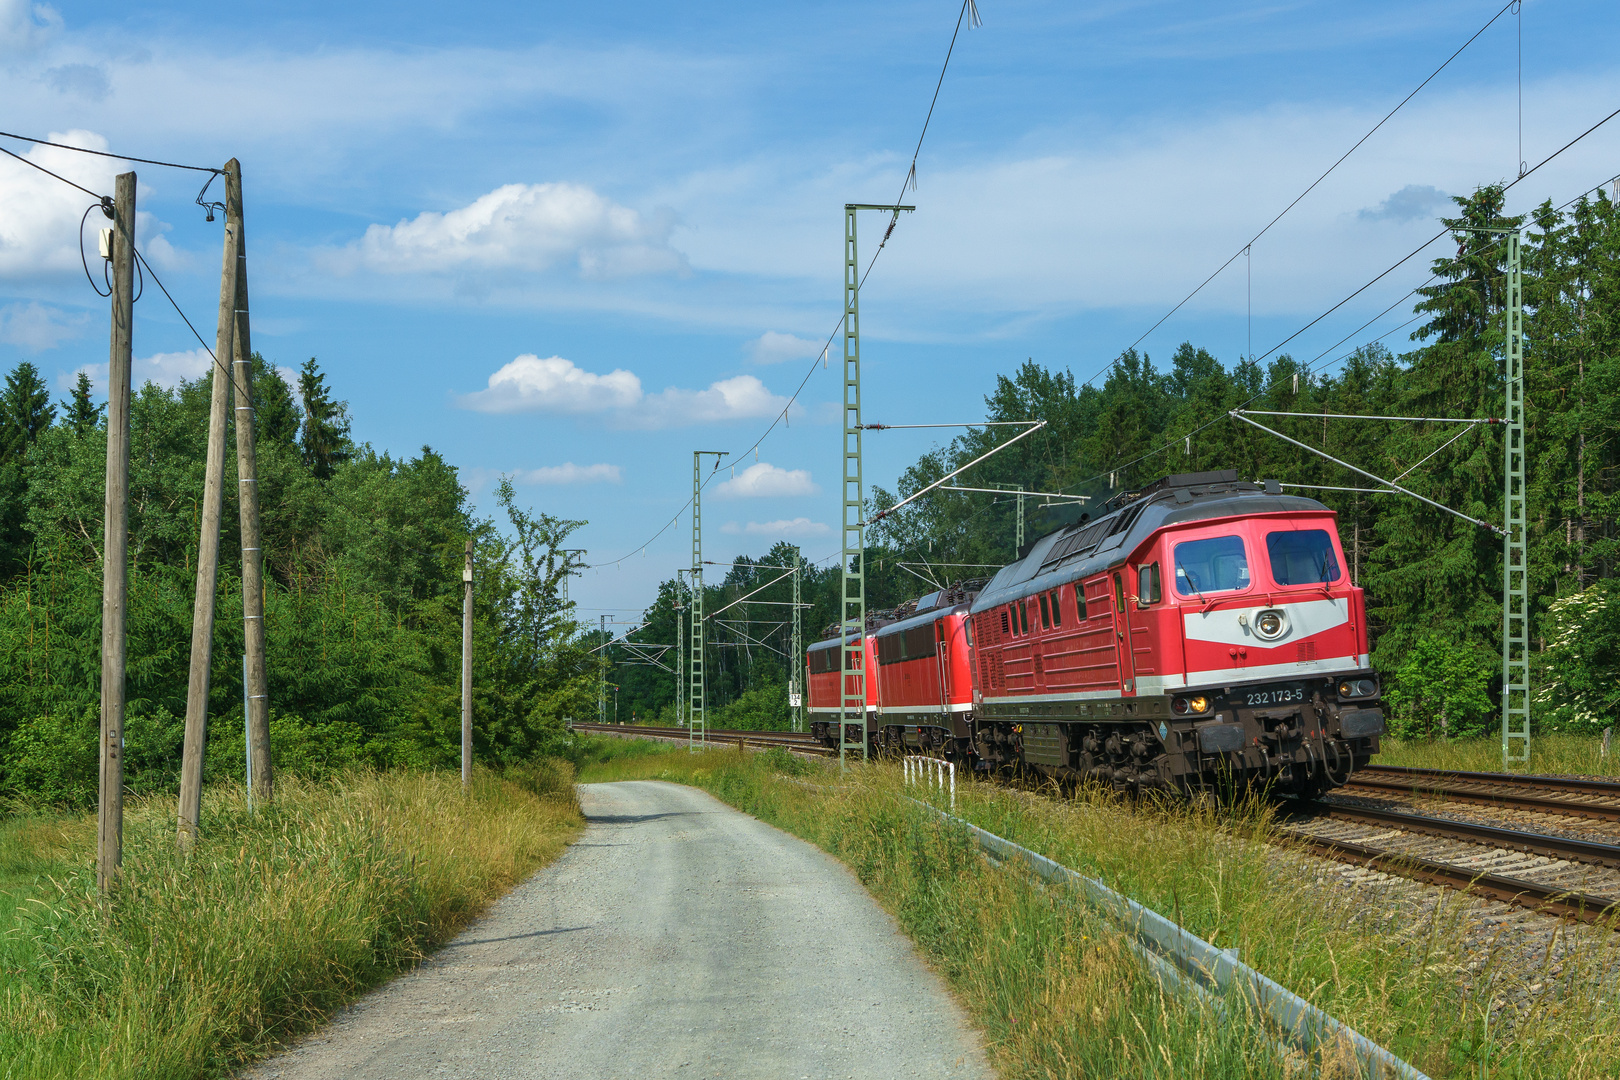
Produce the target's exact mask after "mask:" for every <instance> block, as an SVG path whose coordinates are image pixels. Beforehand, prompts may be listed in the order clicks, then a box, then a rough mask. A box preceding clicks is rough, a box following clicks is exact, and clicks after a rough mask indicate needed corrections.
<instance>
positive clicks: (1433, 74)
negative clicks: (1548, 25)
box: [1081, 0, 1529, 386]
mask: <svg viewBox="0 0 1620 1080" xmlns="http://www.w3.org/2000/svg"><path fill="white" fill-rule="evenodd" d="M1518 2H1519V0H1509V2H1508V3H1506V4H1504V5H1503V6H1502V9H1501V10H1500V11H1498V12H1497V13H1496V14H1495V15H1492V16H1491V17H1490V19H1489V20H1488V21H1487V22H1486V23H1485V25H1484V26H1481V27H1480V28H1479V29H1478V30H1476V31H1474V34H1473V36H1472V37H1470V38H1469V39H1468V40H1467V41H1465V42H1463V43H1462V45H1461V46H1460V47H1459V48H1458V49H1457V51H1456V52H1454V53H1452V54H1451V55H1450V56H1448V57H1446V60H1445V63H1442V64H1441V65H1440V66H1439V67H1437V68H1435V69H1434V70H1433V71H1432V72H1430V73H1429V77H1428V78H1426V79H1424V80H1423V81H1422V82H1420V83H1418V85H1417V88H1416V89H1414V90H1413V91H1412V92H1411V93H1410V94H1407V95H1406V96H1405V97H1404V98H1402V99H1401V101H1400V104H1398V105H1396V106H1395V107H1394V108H1393V109H1391V110H1389V112H1387V113H1385V114H1384V118H1383V119H1382V120H1380V121H1378V123H1376V124H1374V125H1373V126H1372V128H1371V129H1370V130H1368V132H1367V134H1365V135H1363V136H1362V137H1361V138H1360V139H1357V140H1356V144H1355V145H1354V146H1352V147H1351V148H1350V149H1348V150H1346V151H1345V152H1344V154H1343V155H1342V156H1341V157H1340V158H1339V160H1337V161H1335V162H1334V163H1333V164H1332V165H1330V166H1328V169H1327V172H1324V173H1323V174H1322V175H1321V176H1318V177H1317V178H1316V179H1315V180H1313V181H1311V185H1310V187H1307V188H1306V189H1305V190H1304V191H1302V192H1300V193H1299V195H1298V196H1296V197H1295V199H1294V201H1293V202H1291V203H1289V204H1288V205H1287V206H1285V207H1283V209H1282V212H1281V213H1279V214H1278V215H1277V216H1276V217H1274V218H1272V219H1271V220H1270V221H1269V222H1267V223H1266V227H1265V228H1263V229H1261V230H1260V231H1259V232H1257V233H1255V234H1254V236H1252V237H1251V238H1250V239H1249V241H1248V243H1246V244H1244V245H1243V246H1242V247H1240V248H1238V249H1237V251H1235V252H1233V253H1232V257H1231V258H1230V259H1227V260H1226V261H1225V262H1223V263H1222V264H1221V265H1220V266H1219V267H1217V268H1216V270H1215V272H1214V273H1212V274H1210V275H1209V277H1207V278H1205V279H1204V280H1203V281H1201V282H1200V283H1199V284H1198V287H1197V288H1195V289H1193V291H1192V292H1190V293H1188V294H1187V295H1186V296H1184V297H1182V298H1181V301H1180V302H1179V303H1178V304H1176V306H1175V307H1173V308H1171V309H1170V310H1169V311H1167V312H1165V313H1164V315H1163V316H1162V317H1161V318H1160V319H1159V321H1158V322H1156V323H1154V324H1153V325H1152V326H1150V327H1148V328H1147V330H1146V331H1144V332H1143V334H1142V336H1141V337H1139V338H1137V339H1136V340H1135V341H1133V342H1131V344H1130V347H1129V348H1127V349H1126V350H1125V351H1126V352H1129V351H1130V350H1131V349H1134V348H1136V347H1137V346H1138V345H1140V344H1142V342H1143V341H1145V340H1147V337H1148V335H1149V334H1151V333H1153V331H1155V330H1157V329H1158V328H1159V327H1160V326H1163V325H1164V323H1165V321H1166V320H1167V319H1169V318H1170V316H1172V315H1174V314H1175V313H1176V312H1178V311H1180V310H1181V309H1182V308H1183V307H1184V306H1186V304H1187V301H1189V300H1191V299H1192V298H1193V297H1195V296H1197V295H1198V294H1199V293H1201V292H1203V291H1204V286H1206V285H1208V284H1209V283H1210V282H1212V281H1214V280H1215V279H1216V278H1217V277H1219V276H1220V275H1221V272H1222V271H1223V270H1225V269H1226V268H1227V267H1228V266H1231V265H1232V264H1233V263H1234V262H1236V261H1237V259H1238V256H1240V255H1243V254H1245V253H1247V252H1248V251H1249V249H1250V248H1251V247H1252V246H1253V245H1254V242H1255V241H1256V240H1258V239H1260V238H1261V237H1262V236H1264V235H1266V233H1267V232H1268V231H1270V229H1271V227H1272V226H1273V225H1275V224H1277V222H1279V221H1281V220H1282V219H1283V217H1284V216H1285V215H1286V214H1287V213H1288V211H1290V210H1292V209H1293V208H1294V207H1296V206H1298V205H1299V203H1300V200H1301V199H1303V198H1305V196H1307V195H1309V194H1310V193H1311V192H1312V191H1314V190H1315V189H1316V186H1317V185H1318V184H1320V183H1321V182H1322V181H1323V180H1326V179H1327V178H1328V176H1329V175H1331V174H1332V172H1333V170H1335V169H1337V168H1338V167H1339V166H1340V165H1342V164H1344V162H1345V159H1346V158H1348V157H1349V156H1350V155H1351V154H1353V153H1355V152H1356V151H1357V150H1359V149H1360V148H1361V145H1362V143H1365V142H1366V141H1367V140H1368V139H1370V138H1372V137H1373V135H1374V134H1375V133H1376V132H1377V131H1378V129H1379V128H1381V127H1383V126H1384V125H1385V124H1386V123H1388V122H1389V120H1390V118H1391V117H1393V116H1394V115H1395V114H1396V113H1398V112H1400V111H1401V109H1402V108H1403V107H1405V105H1406V103H1407V102H1409V101H1411V100H1412V99H1413V98H1414V97H1416V96H1417V95H1418V92H1419V91H1420V90H1422V89H1423V88H1424V87H1425V86H1428V85H1429V83H1431V82H1433V81H1434V79H1435V77H1436V76H1437V75H1439V74H1440V73H1441V72H1442V71H1444V70H1445V69H1446V67H1447V66H1448V65H1449V64H1450V63H1451V62H1452V61H1453V60H1455V59H1457V57H1459V56H1461V55H1462V53H1463V50H1464V49H1466V48H1468V46H1470V45H1472V44H1473V43H1474V41H1475V40H1476V39H1477V38H1478V37H1479V35H1481V34H1483V33H1484V32H1485V31H1487V30H1489V29H1490V28H1491V26H1492V24H1494V23H1495V22H1496V20H1497V19H1500V18H1501V17H1502V15H1503V14H1504V13H1505V12H1506V11H1507V10H1508V8H1511V7H1513V6H1514V5H1515V4H1517V3H1518ZM1520 170H1521V172H1520V179H1523V177H1524V176H1527V175H1529V174H1528V173H1524V172H1523V171H1522V170H1523V165H1522V164H1521V166H1520ZM1118 363H1119V360H1118V359H1115V360H1112V361H1110V362H1109V364H1108V366H1107V367H1105V368H1103V369H1102V370H1101V371H1099V372H1097V373H1096V374H1095V375H1093V376H1092V377H1091V378H1089V379H1087V380H1086V381H1085V382H1084V383H1082V384H1081V385H1082V386H1090V385H1091V384H1092V382H1093V381H1094V380H1096V379H1097V378H1098V377H1100V376H1102V375H1104V374H1106V373H1107V372H1109V371H1112V370H1113V369H1114V367H1115V366H1116V365H1118Z"/></svg>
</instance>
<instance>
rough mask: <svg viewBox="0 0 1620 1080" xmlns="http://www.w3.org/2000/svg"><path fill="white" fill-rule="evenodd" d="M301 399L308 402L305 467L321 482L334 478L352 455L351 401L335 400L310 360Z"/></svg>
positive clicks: (302, 380)
mask: <svg viewBox="0 0 1620 1080" xmlns="http://www.w3.org/2000/svg"><path fill="white" fill-rule="evenodd" d="M298 396H299V397H301V398H303V401H304V434H303V439H302V442H301V447H300V448H301V449H302V451H303V454H304V464H305V465H306V466H308V467H309V471H310V472H311V473H313V474H314V475H315V477H316V478H317V479H320V480H326V479H329V478H330V477H331V476H332V473H333V472H334V471H335V470H336V469H337V467H338V465H340V464H342V463H343V462H345V461H347V460H348V459H349V457H350V456H351V450H350V446H349V406H348V402H344V401H333V400H332V393H331V391H330V390H328V389H327V386H326V376H325V375H323V374H322V373H321V369H320V368H319V367H318V366H317V365H316V363H315V358H314V357H313V356H312V357H310V358H309V360H308V362H306V363H305V364H304V366H303V368H302V370H301V371H300V372H299V375H298Z"/></svg>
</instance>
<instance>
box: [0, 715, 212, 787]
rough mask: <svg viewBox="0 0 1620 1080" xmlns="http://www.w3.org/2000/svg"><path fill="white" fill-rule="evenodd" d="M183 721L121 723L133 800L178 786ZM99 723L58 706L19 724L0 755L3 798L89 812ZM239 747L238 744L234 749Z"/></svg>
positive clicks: (158, 718) (135, 718)
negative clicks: (3, 783) (137, 796)
mask: <svg viewBox="0 0 1620 1080" xmlns="http://www.w3.org/2000/svg"><path fill="white" fill-rule="evenodd" d="M184 741H185V720H184V718H182V717H176V716H174V715H173V714H171V713H170V712H169V710H168V709H165V708H163V707H162V706H158V707H157V708H156V709H155V710H151V711H136V710H134V709H131V710H130V712H129V714H128V715H127V716H126V717H125V720H124V783H125V787H127V788H128V789H129V790H130V791H131V792H133V793H135V794H148V793H151V792H156V791H163V790H165V789H168V788H172V787H174V786H175V784H176V783H177V781H178V777H179V763H180V750H181V747H182V745H183V744H184ZM100 743H101V717H100V713H99V711H98V710H97V709H96V708H95V707H94V706H86V707H83V708H77V709H76V708H71V707H68V706H62V707H59V708H57V709H56V710H55V711H53V712H50V713H47V714H45V715H43V716H33V717H29V718H28V719H26V720H24V721H22V722H21V723H20V724H18V725H17V728H16V730H15V731H13V732H12V734H11V738H10V739H9V740H8V741H7V742H6V745H5V746H4V748H3V751H0V776H3V777H4V781H5V787H4V791H5V794H6V795H8V796H10V797H12V798H14V799H17V800H19V801H22V802H32V803H35V804H37V805H43V806H57V807H62V808H68V809H73V808H80V807H87V806H94V805H95V802H96V794H97V789H98V787H99V785H100V772H101V769H100ZM238 745H239V746H240V744H238Z"/></svg>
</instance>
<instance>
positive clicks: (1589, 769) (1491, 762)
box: [1373, 733, 1620, 1075]
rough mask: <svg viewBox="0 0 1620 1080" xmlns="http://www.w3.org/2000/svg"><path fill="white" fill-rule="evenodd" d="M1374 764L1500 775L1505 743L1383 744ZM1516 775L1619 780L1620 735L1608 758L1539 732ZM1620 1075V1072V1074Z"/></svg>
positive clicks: (1588, 742)
mask: <svg viewBox="0 0 1620 1080" xmlns="http://www.w3.org/2000/svg"><path fill="white" fill-rule="evenodd" d="M1379 743H1380V747H1381V748H1380V751H1379V754H1378V756H1377V757H1375V758H1374V759H1373V764H1374V765H1407V766H1412V767H1415V768H1420V769H1456V770H1461V771H1465V772H1501V771H1502V740H1501V739H1500V738H1486V739H1397V738H1393V737H1390V736H1385V737H1383V738H1382V739H1380V740H1379ZM1513 771H1514V772H1528V773H1547V774H1552V775H1558V774H1568V773H1573V774H1576V775H1580V776H1613V777H1620V733H1616V738H1615V739H1614V740H1613V743H1612V745H1611V746H1610V748H1609V753H1608V755H1607V756H1604V754H1603V740H1602V738H1601V737H1594V736H1591V735H1570V734H1565V733H1550V734H1546V735H1542V734H1537V735H1535V736H1533V737H1532V738H1531V740H1530V761H1529V763H1528V764H1516V765H1514V766H1513ZM1616 1073H1617V1075H1620V1070H1616Z"/></svg>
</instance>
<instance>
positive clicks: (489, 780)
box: [0, 762, 583, 1080]
mask: <svg viewBox="0 0 1620 1080" xmlns="http://www.w3.org/2000/svg"><path fill="white" fill-rule="evenodd" d="M572 773H573V770H572V768H571V767H570V766H569V765H567V764H566V763H561V762H539V763H535V764H534V765H531V766H528V767H526V768H524V769H521V770H514V771H512V772H509V773H508V774H507V775H506V776H505V777H496V776H494V775H491V774H488V773H480V774H479V775H478V776H477V777H476V778H475V781H474V784H473V791H472V794H471V797H470V798H467V797H463V795H462V792H461V785H460V781H459V778H458V777H456V776H452V775H448V774H435V773H362V772H356V773H351V774H348V775H345V776H343V777H340V778H338V779H336V780H333V781H329V782H324V783H307V782H300V781H296V780H288V781H283V782H282V783H280V784H279V785H278V792H277V797H276V801H275V803H274V804H273V805H271V806H267V807H262V808H260V809H259V810H258V811H257V812H256V813H250V812H249V811H248V809H247V807H246V805H245V804H244V802H243V799H242V796H241V794H240V793H239V792H237V791H234V790H230V791H227V790H222V789H214V790H210V791H209V792H207V793H206V796H205V799H204V802H203V817H202V822H201V825H202V831H203V836H204V839H203V840H202V841H201V842H200V843H199V844H198V846H197V848H196V850H195V851H194V852H193V854H192V855H191V857H190V858H182V857H180V856H179V855H178V854H176V852H175V849H174V817H173V815H174V808H173V802H172V800H170V799H162V800H156V799H154V800H150V801H143V802H139V803H136V804H134V805H133V806H131V807H130V808H129V809H128V812H127V813H126V817H125V834H124V877H123V880H122V882H121V884H120V886H119V887H118V889H117V890H116V891H115V892H114V893H113V894H112V896H111V897H110V898H109V899H107V900H105V901H103V900H100V899H98V898H97V896H96V892H95V888H94V884H95V878H94V871H93V868H92V866H91V865H90V863H91V859H92V858H93V853H94V843H95V832H94V830H95V824H94V820H93V818H85V817H82V816H75V817H62V818H33V819H22V820H13V821H11V822H8V823H6V824H4V825H3V826H0V890H3V892H0V895H3V896H5V897H7V898H8V902H9V904H10V905H11V906H12V911H11V912H10V915H9V921H8V922H7V923H0V930H3V931H4V941H5V944H4V946H0V961H3V962H4V963H5V964H6V967H5V970H4V975H3V979H0V1077H5V1078H6V1080H11V1078H13V1077H15V1078H22V1077H29V1078H34V1077H39V1078H49V1077H58V1076H60V1077H70V1076H72V1077H82V1076H89V1075H94V1076H99V1077H119V1078H122V1077H200V1076H217V1075H222V1074H224V1073H225V1072H227V1071H228V1070H229V1069H231V1068H233V1067H234V1066H236V1065H239V1064H240V1063H242V1062H244V1061H246V1060H249V1059H251V1058H253V1057H255V1056H257V1055H259V1054H262V1053H263V1052H265V1051H266V1050H268V1049H271V1048H272V1047H273V1046H274V1045H275V1044H277V1043H278V1042H281V1041H283V1040H285V1039H287V1038H288V1037H290V1036H293V1035H296V1034H298V1033H300V1032H303V1031H306V1030H309V1029H310V1028H312V1027H313V1026H314V1025H315V1024H317V1023H318V1022H319V1021H320V1020H321V1019H322V1018H323V1017H325V1016H326V1015H327V1014H329V1013H330V1012H331V1011H332V1010H334V1009H335V1008H337V1007H339V1006H341V1005H342V1004H344V1003H345V1002H347V1001H349V1000H350V999H352V998H353V997H354V996H355V995H356V994H357V993H359V992H360V991H362V990H364V989H366V988H367V987H369V986H372V985H375V984H376V983H378V982H380V981H382V980H384V979H386V978H388V977H389V976H391V975H393V974H395V973H397V972H399V971H401V970H403V969H405V968H408V967H409V966H411V965H412V964H414V963H416V962H417V961H418V960H420V959H421V958H422V957H423V956H424V955H425V954H426V953H427V952H428V951H430V950H431V949H432V948H433V947H435V946H436V945H438V944H440V943H442V942H444V941H445V940H447V939H448V938H449V937H451V936H452V935H453V934H454V933H455V931H456V930H458V929H459V928H460V927H461V926H462V925H464V924H465V923H466V922H467V921H468V920H469V919H471V918H472V917H473V916H474V915H476V914H477V913H478V912H479V911H480V910H482V909H483V908H484V907H485V906H486V905H487V904H488V903H489V902H490V901H491V900H493V899H495V898H496V897H498V896H500V895H501V894H502V893H504V892H505V891H507V890H508V889H510V888H511V887H512V886H513V885H514V884H516V883H517V882H519V881H521V880H522V879H523V878H525V877H527V876H528V875H529V874H530V873H532V872H533V871H534V870H535V869H536V868H538V867H539V866H541V865H543V864H544V863H546V862H547V861H549V860H550V859H552V858H554V857H555V856H556V855H557V854H559V853H560V852H561V851H562V850H563V848H564V847H565V846H566V845H567V843H568V842H569V841H570V840H571V839H572V838H573V837H574V836H575V835H576V834H577V833H578V831H579V829H580V828H581V826H582V823H583V822H582V818H581V817H580V814H579V807H578V804H577V802H576V801H575V799H574V795H573V788H572V779H573V776H572ZM4 915H5V912H4V910H3V907H0V917H3V916H4Z"/></svg>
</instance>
